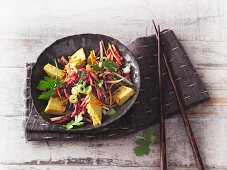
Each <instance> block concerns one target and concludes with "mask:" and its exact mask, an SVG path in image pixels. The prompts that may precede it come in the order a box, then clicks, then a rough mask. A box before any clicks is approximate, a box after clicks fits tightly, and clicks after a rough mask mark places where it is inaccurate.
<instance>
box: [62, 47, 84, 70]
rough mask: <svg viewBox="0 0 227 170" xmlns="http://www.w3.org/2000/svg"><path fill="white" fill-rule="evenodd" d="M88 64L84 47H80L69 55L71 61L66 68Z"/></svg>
mask: <svg viewBox="0 0 227 170" xmlns="http://www.w3.org/2000/svg"><path fill="white" fill-rule="evenodd" d="M85 64H86V56H85V53H84V49H83V48H80V49H79V50H77V51H76V52H75V53H74V54H73V55H72V56H69V63H68V64H67V65H66V70H69V69H72V68H73V67H75V68H77V69H78V68H81V67H83V66H85Z"/></svg>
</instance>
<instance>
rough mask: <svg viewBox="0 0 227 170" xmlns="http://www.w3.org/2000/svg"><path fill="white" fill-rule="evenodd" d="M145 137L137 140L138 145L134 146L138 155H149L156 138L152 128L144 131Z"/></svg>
mask: <svg viewBox="0 0 227 170" xmlns="http://www.w3.org/2000/svg"><path fill="white" fill-rule="evenodd" d="M143 137H144V138H139V139H137V140H136V144H137V146H136V147H135V148H134V152H135V154H136V156H143V155H148V154H149V153H150V145H151V144H153V143H154V142H155V140H156V136H155V134H154V131H153V130H152V129H151V130H148V131H146V132H144V134H143Z"/></svg>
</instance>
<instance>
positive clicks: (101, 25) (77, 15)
mask: <svg viewBox="0 0 227 170" xmlns="http://www.w3.org/2000/svg"><path fill="white" fill-rule="evenodd" d="M62 4H64V6H62ZM185 4H187V5H185ZM75 8H76V10H75ZM160 8H161V10H160ZM110 9H111V10H110ZM0 11H1V17H0V21H1V23H4V24H3V25H2V26H1V29H0V36H1V37H4V38H59V37H64V36H67V35H69V34H76V33H81V32H94V33H95V32H99V33H104V34H108V35H111V36H114V35H115V36H114V37H116V38H120V37H122V36H124V37H125V38H129V37H131V36H132V35H135V34H138V36H142V35H145V34H146V31H145V30H147V33H148V34H149V33H150V32H154V31H153V26H152V24H151V19H155V20H156V21H157V23H160V24H161V25H162V28H170V29H174V30H175V31H176V32H177V35H178V36H179V38H180V39H181V40H199V41H201V40H203V41H224V40H226V39H227V32H226V29H221V31H219V32H217V31H216V30H219V28H226V25H224V23H225V17H226V7H225V2H224V1H223V0H215V1H214V0H206V1H204V2H198V1H197V0H192V1H190V2H188V1H187V0H184V1H181V2H178V1H174V2H172V3H166V0H161V1H158V2H157V1H155V0H144V1H141V2H138V1H136V0H133V1H130V0H125V1H124V2H122V1H121V0H117V1H115V2H114V5H113V3H112V2H106V1H105V0H101V1H99V3H96V2H94V1H92V0H88V1H86V2H81V1H73V0H69V1H67V3H66V2H65V1H63V0H56V1H50V2H49V3H46V1H45V0H38V1H36V2H35V3H31V2H29V1H25V0H24V1H22V2H20V3H19V2H8V1H4V3H2V5H1V8H0ZM41 11H42V12H41ZM62 11H64V12H62ZM216 11H219V12H216ZM59 13H61V15H59ZM104 13H105V15H103V14H104ZM113 23H114V26H113ZM113 27H114V29H113ZM15 28H16V29H15ZM132 28H133V29H132ZM201 30H203V31H201ZM134 38H135V37H134Z"/></svg>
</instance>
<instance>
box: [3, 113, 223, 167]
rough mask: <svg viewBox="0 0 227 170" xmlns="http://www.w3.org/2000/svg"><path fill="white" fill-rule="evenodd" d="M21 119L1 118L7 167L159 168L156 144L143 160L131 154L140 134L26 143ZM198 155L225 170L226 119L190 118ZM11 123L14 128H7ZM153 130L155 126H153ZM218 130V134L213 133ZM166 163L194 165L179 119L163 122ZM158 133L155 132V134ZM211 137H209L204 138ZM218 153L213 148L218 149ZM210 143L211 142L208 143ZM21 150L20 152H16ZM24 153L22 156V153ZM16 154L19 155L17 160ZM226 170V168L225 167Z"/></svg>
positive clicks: (207, 164) (4, 158) (185, 165)
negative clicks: (105, 138) (108, 138)
mask: <svg viewBox="0 0 227 170" xmlns="http://www.w3.org/2000/svg"><path fill="white" fill-rule="evenodd" d="M23 118H24V117H23V116H20V117H19V116H18V117H13V118H11V117H0V120H1V125H0V128H2V129H5V130H4V132H3V134H2V136H3V137H4V138H5V139H6V140H3V139H2V137H1V140H0V150H1V154H0V160H1V162H0V163H1V164H6V165H14V164H15V165H18V164H21V165H30V164H34V165H65V164H69V165H75V166H76V165H78V166H123V167H147V166H151V167H153V166H159V141H156V143H155V144H154V145H153V146H152V148H151V151H152V152H151V153H150V154H149V155H148V156H146V157H136V156H135V155H134V153H133V148H134V147H135V143H134V142H135V140H136V138H139V137H141V135H142V132H139V133H136V134H134V135H130V136H127V138H122V139H113V140H104V141H103V140H93V141H85V142H84V141H49V142H45V141H43V142H28V143H26V142H25V139H24V130H23V128H22V127H21V121H22V120H23ZM190 121H191V123H192V128H193V131H194V134H195V137H196V139H197V142H198V146H199V149H200V151H201V156H202V158H203V159H204V163H205V165H206V166H208V167H217V168H218V167H225V166H223V165H225V164H226V163H227V162H226V159H220V157H221V156H223V155H225V153H226V152H227V147H226V146H225V145H224V144H225V143H226V142H227V138H226V136H227V134H226V133H227V132H226V131H225V129H226V128H227V127H226V126H227V119H223V118H213V117H203V118H200V119H198V118H190ZM9 122H14V126H9ZM153 128H154V129H155V130H156V131H157V130H158V129H159V126H158V125H155V126H154V127H153ZM217 131H219V133H218V134H217V133H216V132H217ZM166 132H167V133H166V135H167V136H166V141H167V146H168V147H167V158H168V159H167V160H168V165H169V166H179V167H189V166H195V162H194V159H193V155H192V152H191V147H190V144H189V142H188V139H187V137H186V133H185V130H184V125H183V121H182V119H181V118H180V117H179V116H176V117H174V118H172V119H168V120H167V121H166ZM157 133H158V132H157ZM207 134H211V135H207ZM157 135H158V134H157ZM220 140H222V142H223V144H221V148H220V149H219V152H218V153H216V148H219V147H218V146H220ZM210 141H212V142H210ZM18 148H20V149H18ZM21 151H23V154H21ZM18 155H20V156H19V157H18ZM225 168H226V167H225Z"/></svg>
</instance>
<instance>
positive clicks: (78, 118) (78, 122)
mask: <svg viewBox="0 0 227 170" xmlns="http://www.w3.org/2000/svg"><path fill="white" fill-rule="evenodd" d="M82 120H83V116H82V115H81V114H79V115H76V116H75V119H74V120H71V121H70V122H69V123H67V124H66V125H64V128H66V129H67V130H69V129H72V128H73V126H82V125H83V124H84V122H81V121H82Z"/></svg>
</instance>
